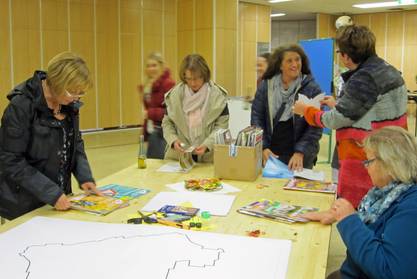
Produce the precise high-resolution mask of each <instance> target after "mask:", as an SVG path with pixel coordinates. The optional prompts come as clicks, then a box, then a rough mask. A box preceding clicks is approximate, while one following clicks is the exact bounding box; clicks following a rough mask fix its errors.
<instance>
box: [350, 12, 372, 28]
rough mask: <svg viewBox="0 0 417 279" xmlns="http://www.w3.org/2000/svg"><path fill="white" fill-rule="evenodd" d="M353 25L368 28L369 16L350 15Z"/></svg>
mask: <svg viewBox="0 0 417 279" xmlns="http://www.w3.org/2000/svg"><path fill="white" fill-rule="evenodd" d="M352 20H353V23H354V24H356V25H364V26H368V27H370V26H369V24H370V15H369V14H362V15H352Z"/></svg>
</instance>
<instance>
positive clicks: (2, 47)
mask: <svg viewBox="0 0 417 279" xmlns="http://www.w3.org/2000/svg"><path fill="white" fill-rule="evenodd" d="M9 28H10V24H9V1H0V42H1V44H0V61H1V63H0V76H1V78H0V118H1V116H2V115H3V111H4V109H5V107H6V106H7V104H8V103H9V101H8V99H7V98H6V95H7V93H9V92H10V90H11V89H12V84H11V65H10V63H11V57H10V33H9Z"/></svg>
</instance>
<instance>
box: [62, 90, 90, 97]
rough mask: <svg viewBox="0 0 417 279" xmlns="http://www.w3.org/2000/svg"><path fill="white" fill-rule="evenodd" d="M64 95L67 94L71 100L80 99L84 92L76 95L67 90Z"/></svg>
mask: <svg viewBox="0 0 417 279" xmlns="http://www.w3.org/2000/svg"><path fill="white" fill-rule="evenodd" d="M65 94H67V96H68V97H72V98H81V97H83V96H84V95H85V92H84V91H81V92H79V93H78V94H73V93H70V92H68V91H67V90H65Z"/></svg>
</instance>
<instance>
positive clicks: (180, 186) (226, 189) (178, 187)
mask: <svg viewBox="0 0 417 279" xmlns="http://www.w3.org/2000/svg"><path fill="white" fill-rule="evenodd" d="M166 186H167V187H168V188H171V189H173V190H175V191H177V192H187V193H189V192H192V191H190V190H187V189H185V187H184V181H182V182H178V183H172V184H167V185H166ZM222 186H223V188H222V189H221V190H219V191H213V192H210V194H228V193H236V192H240V189H239V188H236V187H234V186H232V185H230V184H227V183H224V182H222Z"/></svg>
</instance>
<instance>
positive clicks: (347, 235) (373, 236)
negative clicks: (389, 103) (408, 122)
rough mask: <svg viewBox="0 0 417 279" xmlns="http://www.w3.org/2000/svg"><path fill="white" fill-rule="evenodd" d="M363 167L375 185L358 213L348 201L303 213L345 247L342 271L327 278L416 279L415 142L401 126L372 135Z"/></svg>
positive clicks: (359, 207) (416, 168)
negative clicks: (332, 227)
mask: <svg viewBox="0 0 417 279" xmlns="http://www.w3.org/2000/svg"><path fill="white" fill-rule="evenodd" d="M364 150H365V154H366V160H365V161H363V165H364V167H365V168H366V170H367V171H368V174H369V176H370V178H371V180H372V184H373V185H374V186H373V187H372V188H371V189H370V190H369V191H368V193H367V194H366V195H365V197H364V198H363V199H362V201H361V202H360V204H359V206H358V210H357V211H356V210H355V208H354V205H352V203H351V202H349V201H348V200H346V199H344V198H340V199H338V200H336V201H335V202H334V203H333V205H332V207H331V209H330V210H328V211H324V212H318V213H308V214H304V215H303V217H306V218H308V219H310V220H314V221H320V222H321V223H323V224H331V223H333V222H335V221H338V224H337V229H338V230H339V233H340V235H341V236H342V239H343V242H344V243H345V245H346V247H347V257H346V260H345V261H344V263H343V264H342V266H341V268H340V270H338V271H336V272H334V273H332V274H331V275H330V276H329V277H328V278H331V279H335V278H379V279H384V278H402V279H406V278H417V265H416V251H417V241H416V235H417V222H416V220H417V187H416V181H417V142H416V138H415V137H414V136H413V135H411V134H410V133H408V132H407V131H406V130H404V129H403V128H400V127H395V126H387V127H385V128H381V129H379V130H376V131H374V132H372V133H371V134H370V135H369V136H368V137H367V138H366V139H365V144H364Z"/></svg>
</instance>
